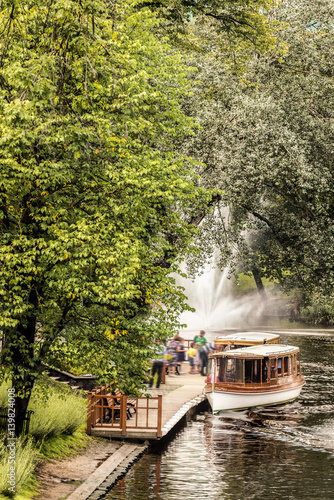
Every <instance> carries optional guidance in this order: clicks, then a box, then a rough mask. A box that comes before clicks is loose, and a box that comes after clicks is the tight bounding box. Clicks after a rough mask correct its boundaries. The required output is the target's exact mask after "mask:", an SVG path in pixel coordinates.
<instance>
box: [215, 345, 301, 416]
mask: <svg viewBox="0 0 334 500" xmlns="http://www.w3.org/2000/svg"><path fill="white" fill-rule="evenodd" d="M208 373H209V375H208V377H207V381H206V386H205V392H206V395H207V398H208V400H209V403H210V405H211V408H212V411H213V413H214V414H217V413H219V412H220V411H225V410H242V409H247V408H252V407H256V406H273V405H281V404H284V403H288V402H291V401H294V400H295V399H296V398H297V397H298V396H299V394H300V391H301V389H302V387H303V385H304V384H305V381H304V377H303V376H302V374H301V369H300V353H299V348H298V347H294V346H291V345H282V344H262V345H253V346H251V347H243V348H240V349H232V350H228V351H220V352H215V353H213V354H211V355H210V361H209V370H208Z"/></svg>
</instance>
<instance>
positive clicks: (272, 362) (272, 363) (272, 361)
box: [270, 358, 277, 378]
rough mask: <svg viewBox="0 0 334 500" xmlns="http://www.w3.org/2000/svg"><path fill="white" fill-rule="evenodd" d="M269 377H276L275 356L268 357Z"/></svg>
mask: <svg viewBox="0 0 334 500" xmlns="http://www.w3.org/2000/svg"><path fill="white" fill-rule="evenodd" d="M270 378H277V358H271V359H270Z"/></svg>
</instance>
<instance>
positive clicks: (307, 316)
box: [300, 296, 334, 325]
mask: <svg viewBox="0 0 334 500" xmlns="http://www.w3.org/2000/svg"><path fill="white" fill-rule="evenodd" d="M300 319H301V320H302V321H305V322H307V323H313V324H315V325H333V324H334V301H333V298H332V297H319V296H314V297H312V300H311V302H310V304H309V305H308V306H304V307H302V308H301V310H300Z"/></svg>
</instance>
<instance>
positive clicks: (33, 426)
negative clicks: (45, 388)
mask: <svg viewBox="0 0 334 500" xmlns="http://www.w3.org/2000/svg"><path fill="white" fill-rule="evenodd" d="M29 409H30V410H33V412H34V413H33V414H32V416H31V421H30V429H29V434H30V435H31V436H33V437H34V438H35V439H36V440H42V439H48V438H53V437H56V436H59V435H60V434H73V433H74V432H75V431H76V430H77V429H78V428H79V427H80V426H81V425H82V424H83V423H84V422H85V418H86V414H87V413H86V412H87V402H86V400H84V399H82V398H80V397H78V396H75V395H74V394H70V393H68V394H65V395H62V394H59V393H57V392H56V391H54V390H53V391H51V393H50V396H49V398H48V399H47V400H46V401H45V400H43V399H42V398H41V397H36V396H35V394H34V393H33V395H32V398H31V403H30V405H29Z"/></svg>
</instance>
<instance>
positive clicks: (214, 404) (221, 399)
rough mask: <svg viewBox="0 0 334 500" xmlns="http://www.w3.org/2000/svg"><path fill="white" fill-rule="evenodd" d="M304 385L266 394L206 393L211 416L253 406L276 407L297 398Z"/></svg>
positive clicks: (248, 392)
mask: <svg viewBox="0 0 334 500" xmlns="http://www.w3.org/2000/svg"><path fill="white" fill-rule="evenodd" d="M303 385H304V384H301V385H300V386H297V387H292V388H285V389H282V390H275V391H266V392H262V393H259V392H253V393H252V392H250V391H247V392H246V391H245V392H241V391H240V392H230V391H229V392H225V391H223V390H220V391H211V392H207V393H206V395H207V398H208V400H209V403H210V405H211V408H212V412H213V414H216V413H219V412H220V411H226V410H234V411H239V410H246V409H248V408H252V407H255V406H276V405H281V404H285V403H290V402H291V401H294V400H295V399H297V398H298V396H299V394H300V391H301V390H302V387H303Z"/></svg>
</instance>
